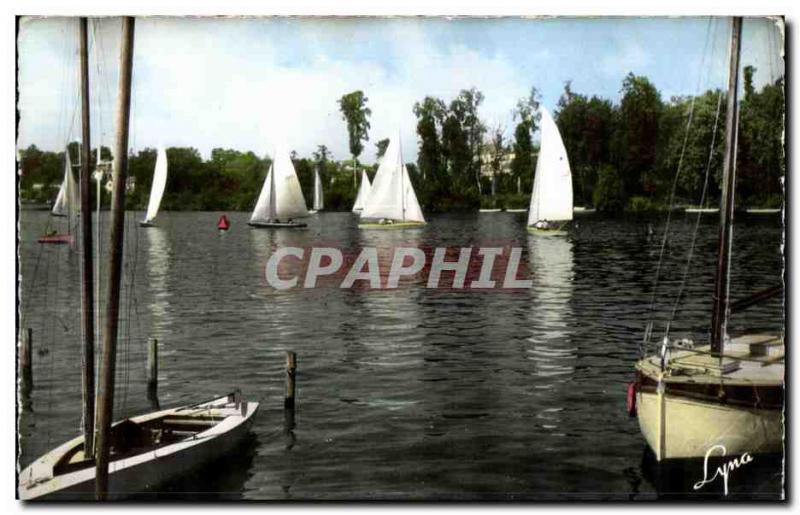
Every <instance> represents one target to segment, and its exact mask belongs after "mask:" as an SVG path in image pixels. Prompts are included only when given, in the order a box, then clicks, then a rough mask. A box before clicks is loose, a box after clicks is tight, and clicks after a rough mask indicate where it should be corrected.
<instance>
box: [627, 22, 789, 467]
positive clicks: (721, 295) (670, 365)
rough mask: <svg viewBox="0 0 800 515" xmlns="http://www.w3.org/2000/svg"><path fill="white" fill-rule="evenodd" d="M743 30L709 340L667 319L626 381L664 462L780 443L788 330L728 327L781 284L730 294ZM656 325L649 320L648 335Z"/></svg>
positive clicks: (731, 87)
mask: <svg viewBox="0 0 800 515" xmlns="http://www.w3.org/2000/svg"><path fill="white" fill-rule="evenodd" d="M741 31H742V19H741V18H738V17H737V18H734V19H733V23H732V30H731V52H730V59H731V61H730V70H729V81H728V106H727V111H726V127H725V136H726V140H725V160H724V163H723V179H722V194H721V197H720V217H721V219H720V238H719V246H718V260H717V276H716V285H715V288H714V293H713V300H714V307H713V311H712V313H711V331H710V333H711V336H710V339H709V340H710V341H709V342H708V343H707V344H702V343H700V344H697V343H695V342H693V341H690V340H687V339H683V340H678V341H676V340H672V339H670V337H669V325H667V330H666V334H665V335H664V337H663V339H662V340H661V342H660V343H661V344H660V351H659V352H657V353H656V354H653V355H650V356H645V357H643V358H642V359H640V360H639V361H638V362H637V363H636V381H635V382H633V383H631V384H630V385H629V387H628V413H629V414H630V415H631V416H636V417H637V418H638V421H639V426H640V428H641V431H642V434H643V435H644V438H645V440H646V441H647V444H648V446H649V447H650V449H651V450H652V451H653V453H654V455H655V457H656V460H657V461H659V462H662V461H665V460H675V459H690V458H703V457H706V456H708V453H709V452H712V451H713V452H714V456H715V457H719V456H720V454H724V455H726V456H731V457H738V456H740V455H743V454H744V453H748V454H749V455H750V456H752V455H755V454H769V453H779V452H782V450H783V444H784V440H783V437H784V427H783V408H784V375H785V360H784V355H785V347H784V336H783V334H744V335H740V336H735V337H731V336H729V335H728V334H727V326H728V319H729V317H730V315H731V314H732V313H734V312H737V311H740V310H741V309H744V308H746V307H748V306H751V305H754V304H756V303H758V302H761V301H762V300H765V299H767V298H770V297H772V296H776V295H780V294H781V293H782V292H783V288H782V287H774V288H770V289H768V290H765V291H762V292H759V293H757V294H755V295H752V296H750V297H748V298H745V299H742V300H739V301H737V302H730V300H729V298H728V292H729V279H730V266H731V265H730V252H731V251H732V250H735V249H733V247H732V240H733V238H732V236H733V232H732V219H733V209H734V206H733V204H734V186H735V174H736V131H737V122H738V101H737V88H738V70H739V54H740V49H741V43H740V40H741ZM698 216H699V215H698ZM651 332H652V324H648V328H647V330H646V335H645V342H648V341H649V340H650V333H651ZM719 446H722V449H723V450H722V452H720V448H719ZM714 448H716V450H714Z"/></svg>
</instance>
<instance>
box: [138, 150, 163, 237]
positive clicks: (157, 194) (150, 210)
mask: <svg viewBox="0 0 800 515" xmlns="http://www.w3.org/2000/svg"><path fill="white" fill-rule="evenodd" d="M166 186H167V152H166V150H164V149H163V148H159V149H158V156H157V157H156V169H155V172H154V173H153V186H152V188H151V189H150V202H149V203H148V204H147V214H146V215H145V217H144V220H142V221H141V222H139V225H141V226H142V227H153V226H154V225H155V220H156V216H157V215H158V208H159V206H161V198H162V197H163V196H164V188H166Z"/></svg>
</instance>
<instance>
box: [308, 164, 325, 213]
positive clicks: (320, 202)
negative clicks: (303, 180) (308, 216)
mask: <svg viewBox="0 0 800 515" xmlns="http://www.w3.org/2000/svg"><path fill="white" fill-rule="evenodd" d="M324 208H325V200H324V198H323V193H322V180H321V179H320V178H319V168H315V169H314V205H313V210H312V211H311V213H316V212H318V211H322V210H323V209H324Z"/></svg>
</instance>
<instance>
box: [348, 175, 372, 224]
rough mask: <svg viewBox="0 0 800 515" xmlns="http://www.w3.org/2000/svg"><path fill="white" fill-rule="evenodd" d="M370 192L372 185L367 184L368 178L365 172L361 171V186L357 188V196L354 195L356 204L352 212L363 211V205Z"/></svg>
mask: <svg viewBox="0 0 800 515" xmlns="http://www.w3.org/2000/svg"><path fill="white" fill-rule="evenodd" d="M371 191H372V184H370V182H369V176H368V175H367V171H366V170H361V186H359V187H358V195H356V203H355V204H353V212H354V213H360V212H361V210H363V209H364V204H366V202H367V197H369V194H370V192H371Z"/></svg>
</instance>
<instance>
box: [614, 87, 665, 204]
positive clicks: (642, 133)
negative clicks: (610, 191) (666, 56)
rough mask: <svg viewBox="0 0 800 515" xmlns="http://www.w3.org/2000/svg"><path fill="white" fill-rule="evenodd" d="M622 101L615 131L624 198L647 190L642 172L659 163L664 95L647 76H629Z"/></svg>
mask: <svg viewBox="0 0 800 515" xmlns="http://www.w3.org/2000/svg"><path fill="white" fill-rule="evenodd" d="M620 92H621V93H622V101H621V102H620V106H619V122H618V126H617V131H616V136H617V137H616V144H617V147H616V151H617V157H618V159H617V162H618V163H619V165H620V169H621V170H620V171H621V173H622V183H623V186H624V188H625V195H627V196H632V195H638V194H640V193H642V192H643V191H644V188H643V183H642V173H643V172H644V171H645V170H652V169H653V168H654V167H655V164H656V149H657V148H658V145H657V143H658V136H659V131H658V122H659V118H660V116H661V111H662V109H663V105H662V103H661V94H660V93H659V92H658V90H657V89H656V87H655V86H654V85H653V84H652V83H651V82H650V80H649V79H647V77H640V76H636V75H634V74H633V73H629V74H628V75H627V76H626V77H625V80H623V81H622V90H621V91H620Z"/></svg>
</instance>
